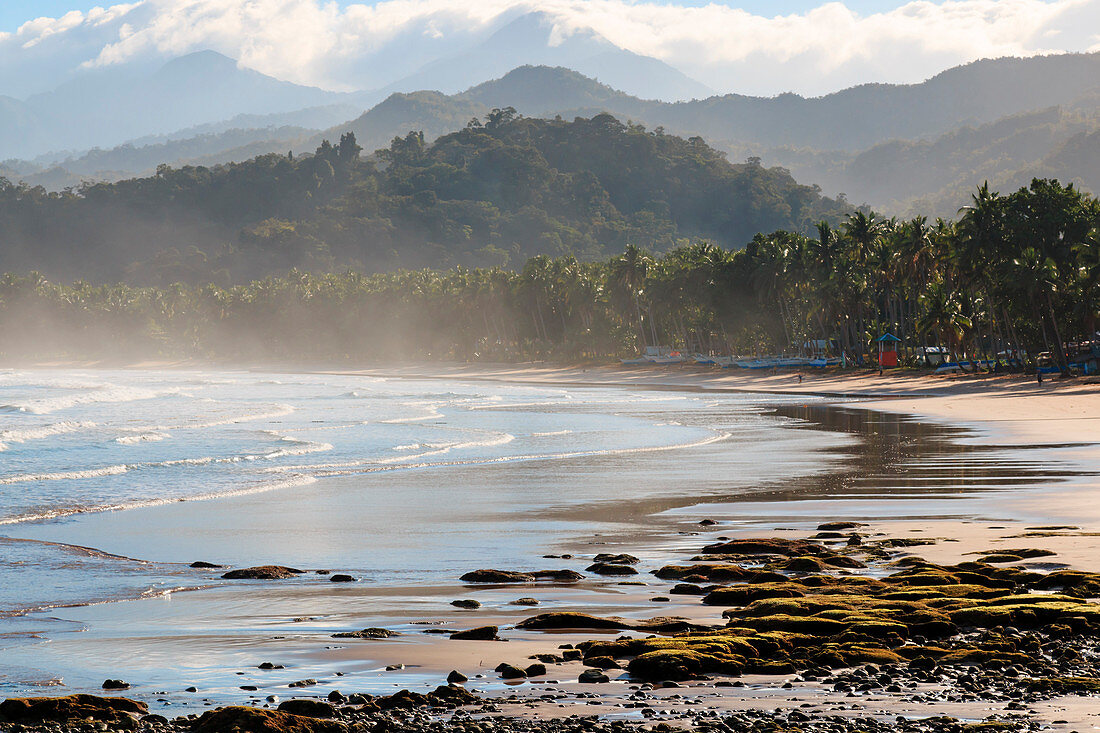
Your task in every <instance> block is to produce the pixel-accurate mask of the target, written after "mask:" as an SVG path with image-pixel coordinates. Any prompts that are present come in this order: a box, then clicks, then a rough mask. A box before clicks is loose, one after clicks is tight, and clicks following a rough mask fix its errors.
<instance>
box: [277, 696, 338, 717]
mask: <svg viewBox="0 0 1100 733" xmlns="http://www.w3.org/2000/svg"><path fill="white" fill-rule="evenodd" d="M276 710H278V711H279V712H280V713H290V714H291V715H301V716H304V717H306V718H332V717H335V716H336V708H334V707H332V705H331V704H330V703H327V702H324V701H322V700H305V699H297V700H284V701H283V702H281V703H279V707H278V708H276Z"/></svg>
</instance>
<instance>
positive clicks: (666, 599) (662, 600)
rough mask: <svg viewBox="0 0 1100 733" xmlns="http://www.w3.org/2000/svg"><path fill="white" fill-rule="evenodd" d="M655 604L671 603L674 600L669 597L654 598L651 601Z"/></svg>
mask: <svg viewBox="0 0 1100 733" xmlns="http://www.w3.org/2000/svg"><path fill="white" fill-rule="evenodd" d="M649 600H650V601H652V602H653V603H671V602H672V599H671V598H669V597H668V596H653V597H652V598H650V599H649Z"/></svg>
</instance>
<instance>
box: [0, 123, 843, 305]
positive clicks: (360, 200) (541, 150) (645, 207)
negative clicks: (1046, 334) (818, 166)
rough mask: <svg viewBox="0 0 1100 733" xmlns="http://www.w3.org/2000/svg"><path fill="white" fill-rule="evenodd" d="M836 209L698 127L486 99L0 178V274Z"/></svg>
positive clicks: (485, 256)
mask: <svg viewBox="0 0 1100 733" xmlns="http://www.w3.org/2000/svg"><path fill="white" fill-rule="evenodd" d="M848 210H849V207H848V205H847V204H846V203H844V202H843V201H840V202H837V201H833V200H830V199H827V198H823V197H822V196H820V194H819V192H818V190H817V189H816V187H809V186H803V185H799V184H798V183H797V182H795V181H794V180H793V179H792V178H791V176H790V174H789V173H788V172H787V171H786V170H784V169H781V168H772V169H768V168H764V167H762V166H760V165H759V164H755V163H753V162H749V163H746V164H737V165H735V164H731V163H729V162H728V161H726V160H725V158H724V157H723V156H722V155H721V154H720V153H718V152H716V151H715V150H713V149H712V148H710V147H708V146H707V145H706V144H705V143H704V142H703V141H702V140H701V139H699V138H692V139H690V140H684V139H682V138H679V137H674V136H671V135H665V134H663V133H661V132H659V131H658V132H649V131H646V130H644V129H643V128H641V127H638V126H628V125H624V124H623V123H621V122H619V121H618V120H616V119H615V118H614V117H612V116H610V115H607V114H601V115H597V116H595V117H593V118H591V119H576V120H574V121H573V122H565V121H562V120H536V119H524V118H516V117H515V116H514V115H513V114H512V113H511V112H510V111H508V110H506V111H500V110H495V111H494V112H492V113H490V115H489V116H488V118H487V120H486V122H485V123H484V124H482V123H480V122H472V123H471V124H470V125H469V126H467V127H466V128H465V129H463V130H460V131H459V132H456V133H452V134H449V135H446V136H443V137H441V138H439V139H438V140H437V141H436V142H435V143H434V144H431V145H428V144H425V142H424V138H423V136H422V135H420V134H418V133H410V134H409V135H408V136H406V137H403V138H397V139H395V140H394V141H393V144H392V145H391V146H390V147H389V148H388V149H383V150H381V151H378V153H377V154H376V155H373V156H361V155H360V151H359V146H358V145H357V144H356V143H355V140H354V136H352V135H345V136H344V137H343V138H342V139H341V140H340V141H339V143H338V144H337V145H330V144H328V143H327V142H326V143H325V144H323V145H322V146H321V147H320V148H318V150H317V151H316V153H315V154H314V155H310V156H297V157H295V156H292V155H287V154H270V155H264V156H260V157H257V158H253V159H252V160H249V161H246V162H243V163H234V164H227V165H220V166H215V167H211V168H206V167H184V168H179V169H173V168H169V167H167V166H162V167H161V168H160V169H158V172H157V174H156V175H155V176H152V177H148V178H136V179H130V180H124V181H120V182H118V183H101V184H95V185H90V186H85V187H83V188H81V189H77V190H73V191H65V192H61V193H48V192H46V191H45V190H43V189H40V188H29V187H27V186H23V185H13V184H10V183H7V182H6V181H0V270H2V271H23V272H25V271H29V270H37V271H40V272H42V273H43V274H44V275H46V276H47V277H52V278H57V279H75V278H83V279H88V280H93V281H105V280H112V281H113V280H117V279H120V278H121V279H126V280H128V281H130V282H138V283H150V284H164V283H169V282H175V281H182V282H206V281H210V280H214V281H216V282H231V281H240V280H244V279H246V278H253V277H260V276H264V275H267V274H270V273H278V272H285V271H286V270H288V269H289V268H291V267H299V268H303V269H311V270H334V269H342V268H346V267H347V268H354V269H357V270H361V271H364V272H379V271H386V270H392V269H395V268H399V267H408V268H415V267H421V266H426V265H430V266H433V267H443V266H449V265H455V264H464V265H505V266H507V265H517V264H520V263H522V262H523V261H524V260H525V259H526V258H528V257H531V256H533V255H537V254H551V255H561V254H575V255H577V256H578V257H581V258H595V257H606V256H607V255H608V254H611V253H616V252H620V251H622V249H623V248H624V247H625V246H626V245H627V244H634V245H637V246H639V247H642V248H645V249H649V250H652V251H655V252H661V251H666V250H668V249H670V248H671V247H673V246H675V245H676V244H679V243H683V242H686V241H688V240H692V239H708V240H711V241H713V242H716V243H718V244H721V245H723V246H726V247H734V248H737V247H741V246H743V245H744V244H746V243H747V242H748V241H749V240H751V239H752V238H753V236H754V235H755V234H757V233H758V232H771V231H774V230H778V229H787V230H794V231H804V232H805V231H809V230H810V229H812V227H813V226H814V225H815V223H816V222H818V221H820V220H822V219H826V220H836V219H837V218H838V217H840V216H841V215H842V214H844V213H846V212H847V211H848Z"/></svg>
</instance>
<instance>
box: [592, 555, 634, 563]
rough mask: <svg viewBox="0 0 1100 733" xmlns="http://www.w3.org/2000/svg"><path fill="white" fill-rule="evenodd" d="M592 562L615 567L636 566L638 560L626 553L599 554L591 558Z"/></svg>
mask: <svg viewBox="0 0 1100 733" xmlns="http://www.w3.org/2000/svg"><path fill="white" fill-rule="evenodd" d="M592 562H609V563H614V564H615V565H637V564H638V562H639V561H638V558H636V557H634V556H633V555H627V554H626V553H619V554H618V555H612V554H610V553H607V552H601V553H600V554H598V555H596V557H594V558H592Z"/></svg>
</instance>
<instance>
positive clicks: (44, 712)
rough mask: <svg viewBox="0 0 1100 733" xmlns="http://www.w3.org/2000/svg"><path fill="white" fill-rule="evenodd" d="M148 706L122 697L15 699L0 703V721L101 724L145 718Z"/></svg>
mask: <svg viewBox="0 0 1100 733" xmlns="http://www.w3.org/2000/svg"><path fill="white" fill-rule="evenodd" d="M148 712H149V706H148V705H146V704H145V703H143V702H138V701H136V700H127V699H126V698H124V697H98V696H96V695H68V696H66V697H22V698H20V697H15V698H11V699H8V700H4V701H3V702H0V719H3V720H6V721H9V722H12V723H22V724H25V725H28V724H35V723H47V722H48V723H66V722H69V721H78V720H81V721H82V720H86V719H88V718H91V719H92V720H95V721H99V722H104V723H108V724H111V723H119V722H126V721H132V720H133V719H134V716H141V715H146V714H148Z"/></svg>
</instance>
